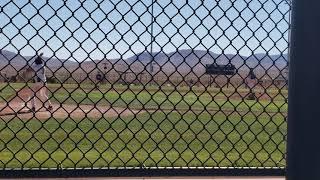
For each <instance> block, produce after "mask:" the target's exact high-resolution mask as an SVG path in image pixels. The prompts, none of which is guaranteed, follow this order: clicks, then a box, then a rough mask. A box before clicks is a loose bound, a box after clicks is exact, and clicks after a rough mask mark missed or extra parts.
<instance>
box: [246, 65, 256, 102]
mask: <svg viewBox="0 0 320 180" xmlns="http://www.w3.org/2000/svg"><path fill="white" fill-rule="evenodd" d="M246 84H247V86H248V87H249V89H250V93H249V95H248V99H249V100H255V99H256V96H255V93H254V91H253V88H254V87H255V86H256V84H257V77H256V75H255V74H254V72H253V69H252V68H250V71H249V74H248V76H247V79H246Z"/></svg>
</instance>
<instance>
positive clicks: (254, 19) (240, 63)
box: [0, 0, 291, 177]
mask: <svg viewBox="0 0 320 180" xmlns="http://www.w3.org/2000/svg"><path fill="white" fill-rule="evenodd" d="M0 7H1V8H0V18H1V22H0V27H1V31H0V39H1V41H0V50H1V53H0V70H1V73H0V82H1V83H0V169H1V170H0V177H9V176H10V177H17V176H19V177H21V176H25V177H30V176H61V177H63V176H70V175H71V176H83V175H88V176H131V175H135V176H146V175H152V176H153V175H154V176H157V175H169V174H174V175H284V172H285V164H286V158H285V157H286V156H285V154H286V134H287V125H286V124H287V122H286V119H287V106H288V105H287V96H288V90H287V82H288V73H289V72H288V58H287V57H288V46H289V45H288V44H289V41H288V36H289V34H290V28H289V25H290V10H291V4H290V1H287V0H259V1H248V0H221V1H209V0H207V1H206V0H205V1H200V0H195V1H178V0H173V1H172V0H171V1H169V0H163V1H162V0H161V1H155V0H143V1H138V0H125V1H120V0H111V1H103V0H86V1H78V0H68V1H62V0H58V1H9V0H3V1H1V2H0ZM34 173H36V174H34Z"/></svg>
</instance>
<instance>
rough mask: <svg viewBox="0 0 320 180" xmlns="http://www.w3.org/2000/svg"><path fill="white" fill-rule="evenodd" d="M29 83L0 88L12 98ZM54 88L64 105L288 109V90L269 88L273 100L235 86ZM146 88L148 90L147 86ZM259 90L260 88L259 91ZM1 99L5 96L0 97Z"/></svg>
mask: <svg viewBox="0 0 320 180" xmlns="http://www.w3.org/2000/svg"><path fill="white" fill-rule="evenodd" d="M23 86H26V84H23V83H16V84H10V86H5V85H4V84H3V85H2V87H1V86H0V88H2V89H3V91H2V92H1V97H4V98H3V100H2V101H4V99H8V97H12V96H14V95H15V91H16V90H19V89H21V88H22V87H23ZM49 88H50V90H51V91H52V97H51V100H53V101H54V102H56V103H64V104H99V105H106V106H112V107H122V108H130V109H163V110H166V109H176V110H186V109H187V110H188V109H191V110H194V111H203V110H211V111H212V110H213V111H217V110H219V111H239V112H248V111H259V112H268V113H275V112H283V113H285V112H287V103H286V101H285V98H286V96H287V91H286V90H282V91H279V90H274V89H273V90H268V91H267V93H268V95H269V96H271V97H273V99H272V100H259V101H250V100H244V99H240V98H239V97H235V96H236V95H237V93H235V90H234V89H222V91H221V90H220V89H217V88H209V89H204V88H198V87H195V88H193V89H192V91H191V90H190V89H188V88H187V87H183V88H179V89H178V90H177V89H175V88H174V87H161V88H159V87H154V86H147V87H143V86H133V87H128V86H121V85H117V86H112V87H111V86H109V85H104V86H101V87H100V89H99V90H95V89H94V88H93V86H92V85H89V84H81V85H77V84H64V85H60V84H49ZM144 88H146V89H144ZM236 91H237V92H239V93H242V92H247V91H248V90H246V89H237V90H236ZM257 91H259V90H257ZM0 100H1V98H0Z"/></svg>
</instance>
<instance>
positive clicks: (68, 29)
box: [0, 0, 289, 61]
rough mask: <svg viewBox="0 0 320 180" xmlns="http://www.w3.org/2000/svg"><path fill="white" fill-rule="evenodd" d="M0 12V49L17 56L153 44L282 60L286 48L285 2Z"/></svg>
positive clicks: (86, 4)
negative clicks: (279, 55)
mask: <svg viewBox="0 0 320 180" xmlns="http://www.w3.org/2000/svg"><path fill="white" fill-rule="evenodd" d="M152 2H155V3H154V4H153V5H152ZM0 6H1V11H0V19H1V20H0V27H1V32H0V48H1V49H6V50H10V51H14V52H18V50H20V53H21V54H22V55H34V54H35V50H41V51H43V52H44V53H45V56H53V55H55V56H56V57H58V58H63V59H64V58H68V59H71V60H72V59H75V60H78V61H82V60H87V59H89V58H91V59H102V58H104V57H106V58H127V57H129V56H132V55H133V54H134V53H136V54H137V53H139V52H141V51H144V50H148V51H151V42H153V45H152V46H153V52H157V51H164V52H172V51H176V50H177V49H188V48H192V49H201V50H210V51H213V52H215V53H226V54H229V53H232V54H235V53H240V54H242V55H250V54H251V52H252V51H254V53H264V52H269V53H270V54H280V53H286V51H287V46H288V44H287V38H288V19H289V12H288V10H289V6H288V5H287V4H286V3H285V0H260V1H258V0H215V1H213V0H189V1H188V0H141V1H139V0H126V1H124V0H64V1H63V0H13V1H12V0H1V1H0ZM152 7H153V16H154V21H152V20H153V18H152V14H151V12H152ZM152 26H153V33H151V27H152ZM152 34H153V36H154V41H152Z"/></svg>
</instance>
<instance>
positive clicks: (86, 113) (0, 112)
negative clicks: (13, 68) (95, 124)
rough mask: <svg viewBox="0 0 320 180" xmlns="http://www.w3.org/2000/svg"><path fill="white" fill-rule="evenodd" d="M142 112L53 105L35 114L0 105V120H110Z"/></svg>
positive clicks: (15, 107)
mask: <svg viewBox="0 0 320 180" xmlns="http://www.w3.org/2000/svg"><path fill="white" fill-rule="evenodd" d="M141 112H142V111H138V110H130V109H124V108H118V107H116V108H113V107H108V106H100V105H99V106H95V105H71V104H61V105H59V104H53V110H51V111H47V110H46V109H45V108H40V109H37V110H36V111H35V112H30V111H29V108H26V107H23V106H22V105H21V104H20V105H19V104H12V103H10V106H6V105H4V104H0V116H1V117H2V118H5V117H7V118H13V117H14V116H17V117H19V118H21V119H32V118H37V119H49V118H51V117H52V118H55V119H66V118H73V119H82V118H85V117H88V118H95V119H97V118H108V117H109V118H110V117H125V116H130V115H135V114H138V113H141Z"/></svg>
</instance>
